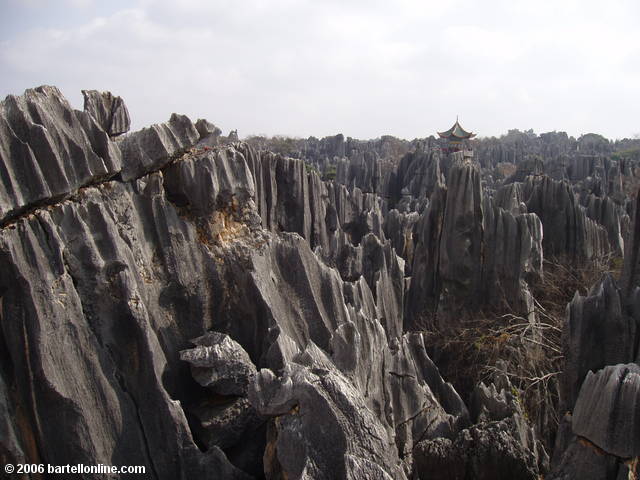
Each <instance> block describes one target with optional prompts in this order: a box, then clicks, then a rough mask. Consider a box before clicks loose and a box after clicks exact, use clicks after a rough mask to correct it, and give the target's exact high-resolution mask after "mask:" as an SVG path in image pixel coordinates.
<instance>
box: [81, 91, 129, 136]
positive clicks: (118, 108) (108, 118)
mask: <svg viewBox="0 0 640 480" xmlns="http://www.w3.org/2000/svg"><path fill="white" fill-rule="evenodd" d="M82 95H83V96H84V111H85V112H87V113H88V114H89V115H91V116H92V117H93V118H94V119H95V121H96V122H98V125H100V127H101V128H102V129H103V130H104V131H105V132H107V133H108V134H109V136H110V137H117V136H118V135H122V134H123V133H127V132H128V131H129V128H130V127H131V119H130V118H129V110H127V106H126V105H125V103H124V100H122V98H121V97H115V96H114V95H112V94H111V92H98V91H97V90H83V91H82Z"/></svg>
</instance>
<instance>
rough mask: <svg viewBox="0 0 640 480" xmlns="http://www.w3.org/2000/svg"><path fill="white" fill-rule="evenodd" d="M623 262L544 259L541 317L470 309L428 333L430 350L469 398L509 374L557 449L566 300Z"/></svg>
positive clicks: (538, 297)
mask: <svg viewBox="0 0 640 480" xmlns="http://www.w3.org/2000/svg"><path fill="white" fill-rule="evenodd" d="M620 265H621V262H620V259H619V258H617V259H611V258H607V259H603V260H602V261H599V262H591V263H588V264H585V265H583V266H580V267H576V266H573V265H571V263H569V262H568V261H566V260H565V259H557V258H556V259H548V260H545V262H544V278H543V279H542V280H541V281H540V282H539V283H538V284H537V285H535V286H534V287H533V292H532V293H533V295H534V298H535V307H536V308H535V315H536V321H530V320H529V319H527V318H526V317H525V316H521V315H516V314H514V313H513V312H502V313H496V312H487V311H483V312H475V314H471V313H468V314H466V315H465V317H464V318H461V319H460V320H459V321H458V322H455V325H447V326H446V327H445V328H443V329H440V330H439V331H430V332H427V333H426V335H427V339H428V342H427V344H428V345H429V347H428V348H429V354H430V355H431V356H432V358H433V359H434V361H435V362H436V364H437V365H438V366H439V367H440V369H441V372H442V374H443V376H444V377H445V379H447V380H448V381H450V382H452V383H453V384H454V386H455V387H456V389H457V390H458V391H459V392H460V393H461V395H463V397H465V399H466V400H469V397H470V395H471V393H472V391H473V388H474V387H475V385H476V384H477V383H478V382H480V381H487V380H488V379H489V378H490V377H491V376H492V374H493V373H494V372H495V371H496V370H500V371H502V372H504V373H506V374H507V376H508V377H509V378H510V380H511V383H512V385H513V386H514V393H517V395H518V398H519V399H520V401H521V403H522V405H523V406H524V409H525V412H526V414H527V416H528V418H529V419H530V421H531V423H532V424H533V425H534V426H535V427H536V429H537V430H538V433H539V434H540V436H541V438H543V440H544V441H545V443H546V446H547V447H552V445H553V442H554V439H555V432H556V430H557V425H558V422H559V420H560V417H561V413H560V412H558V401H559V375H560V373H561V372H562V370H563V352H562V327H563V324H564V321H565V315H566V307H567V304H568V303H569V302H570V301H571V299H572V298H573V296H574V294H575V293H576V291H577V292H579V293H580V294H581V295H585V294H586V293H587V292H588V290H589V289H590V288H591V286H592V285H593V284H595V283H596V282H597V281H598V280H599V279H600V278H601V276H602V274H603V273H604V272H606V271H610V272H613V273H614V275H616V274H617V273H619V267H620ZM616 276H617V275H616ZM515 390H517V392H516V391H515Z"/></svg>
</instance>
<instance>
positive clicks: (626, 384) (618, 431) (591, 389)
mask: <svg viewBox="0 0 640 480" xmlns="http://www.w3.org/2000/svg"><path fill="white" fill-rule="evenodd" d="M639 409H640V366H638V365H636V364H635V363H629V364H626V365H623V364H619V365H615V366H611V365H609V366H607V367H605V368H604V369H602V370H599V371H597V372H596V373H593V372H589V374H588V375H587V377H586V378H585V380H584V382H583V383H582V387H581V388H580V395H579V396H578V400H577V401H576V405H575V408H574V412H573V422H572V424H573V431H574V432H575V434H576V435H579V436H581V437H584V438H586V439H588V440H589V441H591V442H592V443H594V444H595V445H597V446H598V447H599V448H601V449H602V450H604V451H606V452H607V453H610V454H612V455H615V456H617V457H622V458H633V457H638V456H640V437H638V432H639V431H640V415H638V412H639ZM595 412H597V414H595V415H594V413H595Z"/></svg>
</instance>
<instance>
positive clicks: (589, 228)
mask: <svg viewBox="0 0 640 480" xmlns="http://www.w3.org/2000/svg"><path fill="white" fill-rule="evenodd" d="M523 197H524V199H525V204H526V206H527V211H529V212H532V213H535V214H536V215H538V217H540V220H541V221H542V225H543V226H544V231H545V235H544V242H543V244H544V250H545V253H546V254H547V255H549V256H556V255H561V256H566V257H568V258H571V259H573V260H575V261H580V260H592V259H596V258H598V257H602V256H603V255H605V254H606V253H608V252H610V251H611V250H612V248H611V246H610V244H609V240H608V236H607V232H606V230H605V229H604V228H603V227H602V226H600V225H599V224H598V223H596V222H595V221H593V220H592V219H590V218H589V217H588V216H587V214H586V212H585V210H584V208H583V207H582V206H580V205H579V204H578V202H577V200H576V197H575V195H574V193H573V192H572V190H571V187H570V185H569V184H568V183H566V182H558V181H556V180H552V179H551V178H549V177H546V176H542V177H528V178H527V180H526V182H525V183H524V185H523Z"/></svg>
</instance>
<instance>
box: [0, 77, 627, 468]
mask: <svg viewBox="0 0 640 480" xmlns="http://www.w3.org/2000/svg"><path fill="white" fill-rule="evenodd" d="M118 98H119V97H113V96H112V95H111V94H108V93H98V92H95V91H86V93H85V99H86V105H85V111H84V112H80V111H76V110H73V109H72V108H71V107H70V105H69V104H68V102H67V101H66V100H65V99H64V98H63V97H62V96H61V95H60V93H59V92H58V91H57V89H55V88H53V87H39V88H37V89H33V90H28V91H27V92H25V94H24V95H22V96H10V97H7V99H6V100H5V101H4V102H3V103H2V104H1V107H0V119H1V127H0V154H1V163H0V180H1V183H0V187H1V188H2V189H1V190H0V215H1V221H0V327H1V328H0V346H2V349H1V350H2V354H1V355H0V413H1V415H0V458H2V460H3V461H4V462H5V463H13V464H16V463H36V464H38V463H50V464H56V465H60V464H67V463H69V464H77V463H83V464H99V463H102V464H105V465H112V464H113V465H142V466H144V467H145V468H146V477H145V478H156V479H164V478H166V479H175V478H230V479H249V478H268V479H277V478H289V479H296V478H300V479H303V478H314V479H322V478H327V479H329V478H385V479H402V478H406V479H409V478H412V479H413V478H425V479H426V478H452V479H471V478H523V479H525V478H526V479H535V478H538V476H539V475H541V474H543V473H545V472H546V470H547V469H548V455H547V452H545V448H544V446H543V445H542V442H541V440H540V438H541V437H540V435H539V432H537V431H536V430H535V429H534V428H532V426H531V424H530V422H529V421H528V420H527V418H526V415H525V411H524V409H523V406H522V405H521V404H520V403H519V401H518V398H517V388H516V386H515V385H514V384H512V383H510V381H509V380H508V378H507V377H505V376H504V375H498V374H496V375H494V376H493V378H491V379H488V380H486V381H485V383H482V384H480V385H478V386H477V387H476V388H475V390H474V393H473V394H472V395H471V396H470V397H469V398H466V397H464V396H463V395H461V394H460V393H459V392H458V391H456V388H455V387H454V386H453V385H452V384H451V383H448V381H447V379H446V378H443V376H442V374H441V372H440V370H439V365H436V363H434V361H432V358H431V357H430V356H429V355H428V354H427V351H428V349H429V341H430V339H431V338H432V337H430V334H432V333H433V332H432V331H430V330H429V329H428V327H429V326H432V325H433V324H434V323H431V324H430V323H429V322H430V321H432V319H431V318H430V317H429V316H428V315H425V314H435V315H437V321H438V322H441V324H442V325H444V326H445V327H446V326H447V325H448V324H449V323H450V322H453V321H455V320H456V318H457V317H455V316H454V314H453V312H458V311H459V310H460V309H463V308H467V309H471V310H473V309H479V308H496V309H497V308H509V309H513V311H518V312H521V313H522V312H524V313H526V311H528V309H530V308H531V307H532V305H533V303H532V302H533V300H532V285H534V284H535V283H536V282H538V281H539V279H540V278H541V277H542V275H543V274H544V272H543V271H542V260H543V256H544V254H545V253H546V249H547V248H552V247H547V245H546V244H545V243H544V242H545V239H547V238H551V239H552V240H554V239H555V238H556V237H554V234H549V235H550V237H547V235H548V232H549V229H550V228H554V225H555V226H558V225H561V221H560V220H559V219H558V218H557V217H556V216H554V214H553V212H551V211H550V207H548V206H549V205H551V204H552V202H553V200H554V199H555V198H556V197H560V198H562V200H563V202H565V204H566V208H565V209H564V210H562V212H563V213H565V214H566V215H568V216H569V217H571V216H573V217H575V218H578V217H580V219H581V220H579V221H576V222H574V223H567V224H562V225H563V227H567V226H569V227H570V228H569V229H570V230H571V231H570V232H569V233H567V234H566V235H567V236H569V237H570V238H572V239H575V238H578V239H581V240H579V241H578V240H572V241H571V242H573V243H571V242H568V241H566V242H565V243H564V244H563V245H569V247H567V248H565V250H563V251H566V252H568V253H571V252H578V253H576V256H577V255H578V254H580V255H582V254H585V253H588V254H590V255H591V256H588V255H587V258H592V257H593V256H597V255H599V254H601V253H603V252H605V251H608V249H609V247H610V245H609V243H610V241H611V239H612V238H614V237H615V238H618V235H619V236H620V237H622V236H623V235H624V232H623V230H622V229H620V230H616V223H615V222H616V221H617V220H616V219H619V218H621V211H622V208H623V207H622V204H621V203H616V200H615V199H614V198H613V197H612V199H611V201H609V200H606V199H604V198H605V197H602V196H599V195H598V193H597V192H589V195H594V196H595V197H596V198H597V199H600V200H595V199H594V200H588V201H587V203H586V204H585V205H582V204H580V202H578V198H577V197H575V196H573V193H572V191H571V190H570V188H569V187H567V186H565V184H563V183H561V182H555V181H553V180H545V179H542V177H541V178H538V177H536V178H533V179H532V178H531V177H528V178H524V179H523V182H524V183H518V182H515V183H514V182H511V183H510V184H506V185H504V186H503V185H500V184H498V183H497V182H493V183H491V182H489V183H486V182H485V180H484V178H485V177H484V175H485V173H486V172H484V171H483V169H482V168H481V167H480V166H479V165H478V164H477V163H476V162H471V161H469V160H468V159H464V158H459V157H461V155H456V154H454V155H446V154H444V153H442V152H440V151H438V150H437V149H436V147H437V145H436V144H434V143H433V141H432V139H426V140H420V141H415V142H406V141H400V140H397V139H393V138H392V137H385V138H381V139H379V140H376V141H368V142H367V141H358V140H354V139H350V138H347V139H345V138H344V137H343V136H341V135H340V136H335V137H328V138H326V139H320V140H319V139H307V140H304V141H296V142H292V145H293V146H294V147H295V152H294V153H295V154H296V155H298V156H299V158H291V156H294V155H290V156H287V155H283V154H282V153H278V152H269V151H265V150H263V149H260V148H254V146H252V145H251V144H249V143H244V142H234V140H237V133H235V134H233V133H232V134H230V135H229V137H227V138H226V139H225V138H223V137H221V131H220V129H218V128H217V127H215V126H214V125H213V124H211V123H210V122H208V121H206V120H203V119H202V120H198V121H197V122H196V123H195V124H194V123H193V122H192V121H191V120H190V119H188V118H187V117H185V116H182V115H177V114H174V115H172V116H171V118H170V119H169V121H167V122H165V123H162V124H159V125H153V126H151V127H148V128H145V129H142V130H140V131H137V132H130V133H128V134H127V135H126V136H124V137H121V138H115V139H114V138H112V137H114V136H116V135H119V134H122V133H123V132H125V131H126V129H127V125H128V113H127V110H126V106H125V105H124V102H122V100H117V99H118ZM560 137H561V136H559V137H558V138H556V137H553V138H552V139H551V140H549V139H547V140H545V141H539V140H536V139H533V138H530V141H529V140H526V139H525V140H526V141H525V140H523V139H522V138H520V137H518V139H519V140H518V142H521V143H517V142H514V145H515V146H514V145H512V146H510V147H509V148H507V149H503V150H501V151H502V152H505V153H500V155H502V156H508V157H509V158H512V157H517V158H522V159H524V157H525V152H524V151H523V150H522V149H523V148H524V146H526V145H529V144H531V145H535V146H536V148H537V149H538V150H539V151H540V152H544V153H542V155H551V154H554V155H555V153H549V152H556V151H560V150H562V149H561V148H560V147H559V146H558V145H559V144H560V143H562V142H564V140H563V138H560ZM527 138H529V137H527ZM555 141H557V142H559V143H558V145H556V143H553V142H555ZM567 142H569V141H568V139H567ZM567 142H565V143H567ZM569 143H570V142H569ZM569 143H567V145H569ZM562 145H564V143H562ZM511 147H513V148H511ZM492 148H493V147H492ZM563 148H564V147H563ZM567 148H569V147H567ZM489 150H490V151H491V152H497V151H498V150H500V149H499V148H497V147H496V149H495V150H492V149H489ZM489 150H487V151H489ZM514 152H515V153H514ZM505 159H506V158H505ZM494 160H495V159H494V158H493V157H491V158H489V157H487V164H488V165H489V164H494V163H495V162H494ZM503 160H504V159H503ZM310 165H312V166H310ZM330 167H335V168H336V171H335V181H327V180H326V178H327V169H328V168H330ZM316 168H317V170H318V171H316V170H315V169H316ZM612 168H613V167H612ZM627 170H628V169H627ZM612 171H613V170H612ZM620 171H622V169H621V170H620ZM583 180H584V179H581V180H580V181H583ZM553 182H555V183H553ZM558 185H559V186H558ZM583 187H584V185H583V184H581V187H580V188H583ZM585 188H586V187H585ZM584 198H588V195H587V196H585V197H584ZM607 198H608V197H607ZM611 202H614V204H612V203H611ZM538 206H539V207H540V208H538ZM534 207H535V208H534ZM581 215H582V216H581ZM573 217H572V218H573ZM590 222H591V223H590ZM632 231H635V230H633V229H632ZM558 242H559V240H558ZM581 242H582V243H581ZM589 242H591V243H589ZM597 242H601V243H600V244H598V243H597ZM556 243H557V242H555V240H554V241H552V242H551V244H550V245H556ZM543 245H544V249H543ZM563 248H564V247H563ZM625 248H627V249H630V250H629V251H631V252H633V251H635V250H634V248H637V242H635V241H630V242H629V241H628V242H625ZM543 250H544V251H543ZM634 258H635V257H634ZM636 260H637V259H636ZM627 263H628V264H629V265H635V264H636V263H637V261H634V260H632V259H629V260H628V262H627ZM629 268H631V267H629ZM636 276H637V275H636V274H635V270H634V271H629V272H628V274H627V277H626V278H628V279H629V281H628V282H627V283H626V284H625V285H628V286H629V287H628V288H627V287H625V289H624V291H625V292H626V291H627V290H629V291H630V292H632V293H630V294H628V296H625V297H622V296H620V295H621V294H620V291H618V290H617V287H616V286H615V283H614V282H613V281H612V280H611V281H609V282H608V283H607V281H605V282H603V283H602V285H601V286H600V287H597V288H595V289H593V290H592V292H591V293H590V295H589V296H588V297H581V296H577V297H576V299H575V300H574V302H572V304H571V306H570V309H569V310H570V317H569V323H568V330H567V344H566V348H567V349H568V351H569V354H568V355H567V359H568V363H569V365H568V367H567V370H566V372H565V375H566V379H565V381H564V383H563V384H565V385H569V386H570V388H567V391H569V390H571V391H572V392H574V393H573V394H572V395H571V396H568V397H567V398H570V400H568V402H570V403H571V405H570V406H568V408H573V404H574V403H575V402H576V401H577V400H579V399H580V396H581V395H582V394H580V395H578V392H579V391H581V390H580V389H581V387H584V388H583V389H584V390H585V391H590V392H593V393H592V394H589V395H591V396H590V397H589V398H594V399H595V398H600V397H599V396H598V395H599V393H598V391H599V387H598V385H599V383H598V382H595V383H594V385H593V386H592V385H591V383H588V384H587V383H584V385H586V386H584V385H583V379H584V378H586V377H587V376H588V375H589V374H588V371H589V370H593V369H601V368H604V367H606V366H607V365H608V364H610V363H611V362H616V363H630V362H633V361H635V360H637V359H635V358H633V357H634V355H636V354H637V341H636V340H633V342H635V343H633V342H631V343H628V344H627V343H624V345H622V344H621V342H620V341H619V340H620V339H619V336H620V335H627V336H629V337H634V336H637V333H635V332H636V330H634V329H635V328H636V327H635V325H636V324H635V323H633V322H634V321H636V320H635V319H637V316H634V312H636V311H638V310H637V309H636V310H634V308H635V307H634V305H637V304H638V303H637V302H636V301H635V300H634V299H635V298H637V295H638V294H637V291H638V290H635V289H634V288H635V286H636V284H637V282H635V280H633V279H634V278H635V277H636ZM616 295H618V297H616ZM625 295H626V294H625ZM634 295H636V296H634ZM634 302H635V303H634ZM600 317H601V318H606V321H605V322H604V325H605V326H603V327H602V328H601V329H600V328H599V327H598V326H596V327H589V325H592V324H595V323H597V318H600ZM527 321H531V322H534V321H536V319H535V315H531V317H527ZM425 327H427V328H425ZM583 327H584V328H583ZM592 331H596V332H598V339H600V340H602V344H601V345H595V344H594V342H593V338H592V337H591V336H590V335H591V333H590V332H592ZM634 338H635V337H634ZM599 348H600V349H601V350H602V351H600V350H598V349H599ZM589 349H591V350H593V351H594V352H596V353H594V354H593V355H591V356H588V355H587V354H586V353H585V352H586V351H587V350H589ZM614 350H615V351H614ZM434 358H435V357H434ZM597 375H599V374H597V373H596V376H597ZM589 378H590V377H589ZM589 382H591V380H589ZM514 392H515V393H514ZM594 401H595V400H594ZM616 401H617V400H616ZM587 403H588V402H587ZM614 403H615V402H614ZM567 405H569V404H567ZM616 405H617V403H616ZM578 410H579V409H578ZM576 418H577V417H576ZM567 425H568V430H567V431H568V432H569V438H568V440H567V441H566V442H565V444H563V445H562V447H565V446H567V445H568V447H567V449H562V448H559V450H558V452H559V453H558V455H559V457H561V460H562V461H561V462H560V463H559V464H561V465H563V466H564V467H563V468H565V471H571V470H570V469H571V468H573V467H571V465H572V463H571V458H574V457H575V455H574V457H571V455H573V453H572V452H574V451H575V448H579V447H580V446H581V445H582V444H580V443H576V442H573V439H572V438H571V434H572V433H571V432H572V430H571V425H570V423H568V424H566V425H565V427H567ZM598 428H601V427H598ZM578 430H579V427H578ZM590 431H591V430H589V432H590ZM588 435H589V436H593V435H592V434H591V433H588ZM590 441H592V442H594V443H597V442H602V441H601V440H599V439H597V438H595V437H594V438H592V439H591V440H590ZM605 443H606V441H605ZM575 445H578V447H575ZM572 448H573V450H571V449H572ZM601 448H606V445H604V446H601ZM567 452H569V453H568V454H566V453H567ZM616 452H617V453H616ZM616 452H613V454H614V455H618V454H622V453H624V452H618V451H616ZM577 458H583V457H579V455H578V457H577ZM584 458H587V457H584ZM574 463H575V462H574ZM607 465H608V464H607ZM607 465H605V466H607ZM607 468H608V467H607ZM87 478H92V477H87ZM96 478H97V477H96Z"/></svg>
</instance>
